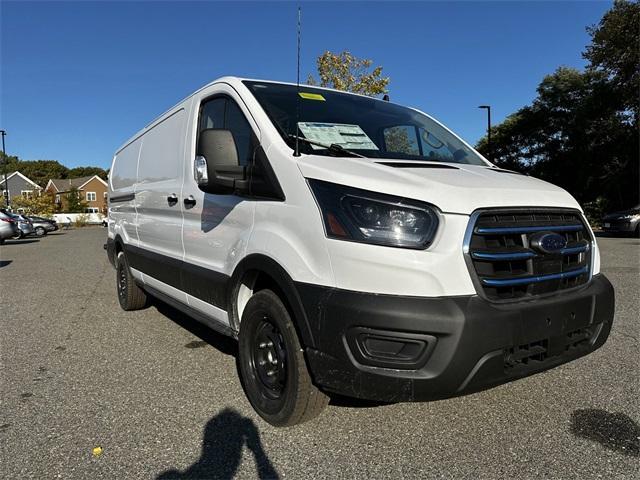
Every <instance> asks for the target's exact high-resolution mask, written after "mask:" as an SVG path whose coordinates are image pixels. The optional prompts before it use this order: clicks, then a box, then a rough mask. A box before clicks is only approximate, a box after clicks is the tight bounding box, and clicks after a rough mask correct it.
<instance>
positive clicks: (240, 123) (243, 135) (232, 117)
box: [224, 100, 252, 165]
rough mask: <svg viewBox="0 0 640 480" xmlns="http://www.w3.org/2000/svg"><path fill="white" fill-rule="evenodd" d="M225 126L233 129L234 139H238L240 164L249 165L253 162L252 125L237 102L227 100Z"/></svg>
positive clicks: (237, 146)
mask: <svg viewBox="0 0 640 480" xmlns="http://www.w3.org/2000/svg"><path fill="white" fill-rule="evenodd" d="M224 128H226V129H227V130H231V133H232V134H233V139H234V140H235V141H236V148H237V149H238V159H239V160H240V165H249V164H250V163H251V153H252V148H251V126H250V125H249V122H247V119H246V118H244V113H242V110H240V107H238V106H237V105H236V104H235V102H233V101H231V100H227V112H226V115H225V122H224Z"/></svg>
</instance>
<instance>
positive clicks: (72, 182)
mask: <svg viewBox="0 0 640 480" xmlns="http://www.w3.org/2000/svg"><path fill="white" fill-rule="evenodd" d="M94 178H97V179H98V180H100V181H101V182H102V183H104V185H105V186H107V182H105V181H104V180H103V179H101V178H100V177H99V176H98V175H89V176H87V177H78V178H52V179H51V180H49V182H48V183H47V187H46V188H47V189H48V188H49V185H52V186H53V188H55V189H56V191H58V192H67V191H69V190H71V189H72V188H77V189H78V190H81V189H82V187H84V186H85V185H86V184H87V183H89V182H90V181H91V180H93V179H94Z"/></svg>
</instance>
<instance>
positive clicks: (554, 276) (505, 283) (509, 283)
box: [482, 267, 589, 287]
mask: <svg viewBox="0 0 640 480" xmlns="http://www.w3.org/2000/svg"><path fill="white" fill-rule="evenodd" d="M588 272H589V268H588V267H582V268H579V269H577V270H571V271H569V272H561V273H550V274H548V275H535V276H532V277H517V278H483V279H482V283H483V285H486V286H488V287H514V286H517V285H529V284H531V283H540V282H548V281H549V280H563V279H565V278H575V277H579V276H580V275H582V274H585V273H588Z"/></svg>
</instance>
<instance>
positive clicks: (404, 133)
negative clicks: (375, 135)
mask: <svg viewBox="0 0 640 480" xmlns="http://www.w3.org/2000/svg"><path fill="white" fill-rule="evenodd" d="M383 134H384V144H385V146H386V149H387V152H395V153H404V154H407V155H420V147H418V138H417V137H416V129H415V128H414V127H412V126H410V125H399V126H397V127H390V128H385V129H384V131H383Z"/></svg>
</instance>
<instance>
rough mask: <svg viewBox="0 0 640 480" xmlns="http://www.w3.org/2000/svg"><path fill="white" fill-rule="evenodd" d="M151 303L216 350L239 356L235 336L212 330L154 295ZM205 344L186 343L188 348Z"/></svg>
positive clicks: (150, 299) (196, 342) (197, 342)
mask: <svg viewBox="0 0 640 480" xmlns="http://www.w3.org/2000/svg"><path fill="white" fill-rule="evenodd" d="M149 305H150V306H153V307H155V308H156V310H158V312H159V313H161V314H162V315H164V316H165V317H167V318H168V319H169V320H171V321H172V322H174V323H176V324H178V325H180V326H181V327H182V328H184V329H185V330H188V331H189V332H191V333H192V334H193V335H195V336H196V337H198V338H200V340H202V341H203V342H206V343H208V344H209V345H211V346H212V347H213V348H215V349H216V350H218V351H220V352H221V353H224V354H225V355H231V356H233V357H236V356H237V353H238V345H237V342H236V341H235V340H234V339H233V338H229V337H227V336H225V335H222V334H221V333H217V332H215V331H213V330H211V329H210V328H209V327H207V326H206V325H203V324H201V323H200V322H198V321H197V320H194V319H192V318H190V317H188V316H187V315H186V314H184V313H182V312H181V311H180V310H178V309H176V308H173V307H172V306H171V305H169V304H167V303H164V302H163V301H162V300H158V299H156V298H154V297H152V296H149ZM200 346H204V344H203V343H202V342H200V341H197V340H196V341H193V342H189V343H187V344H186V345H185V347H186V348H198V347H200Z"/></svg>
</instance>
